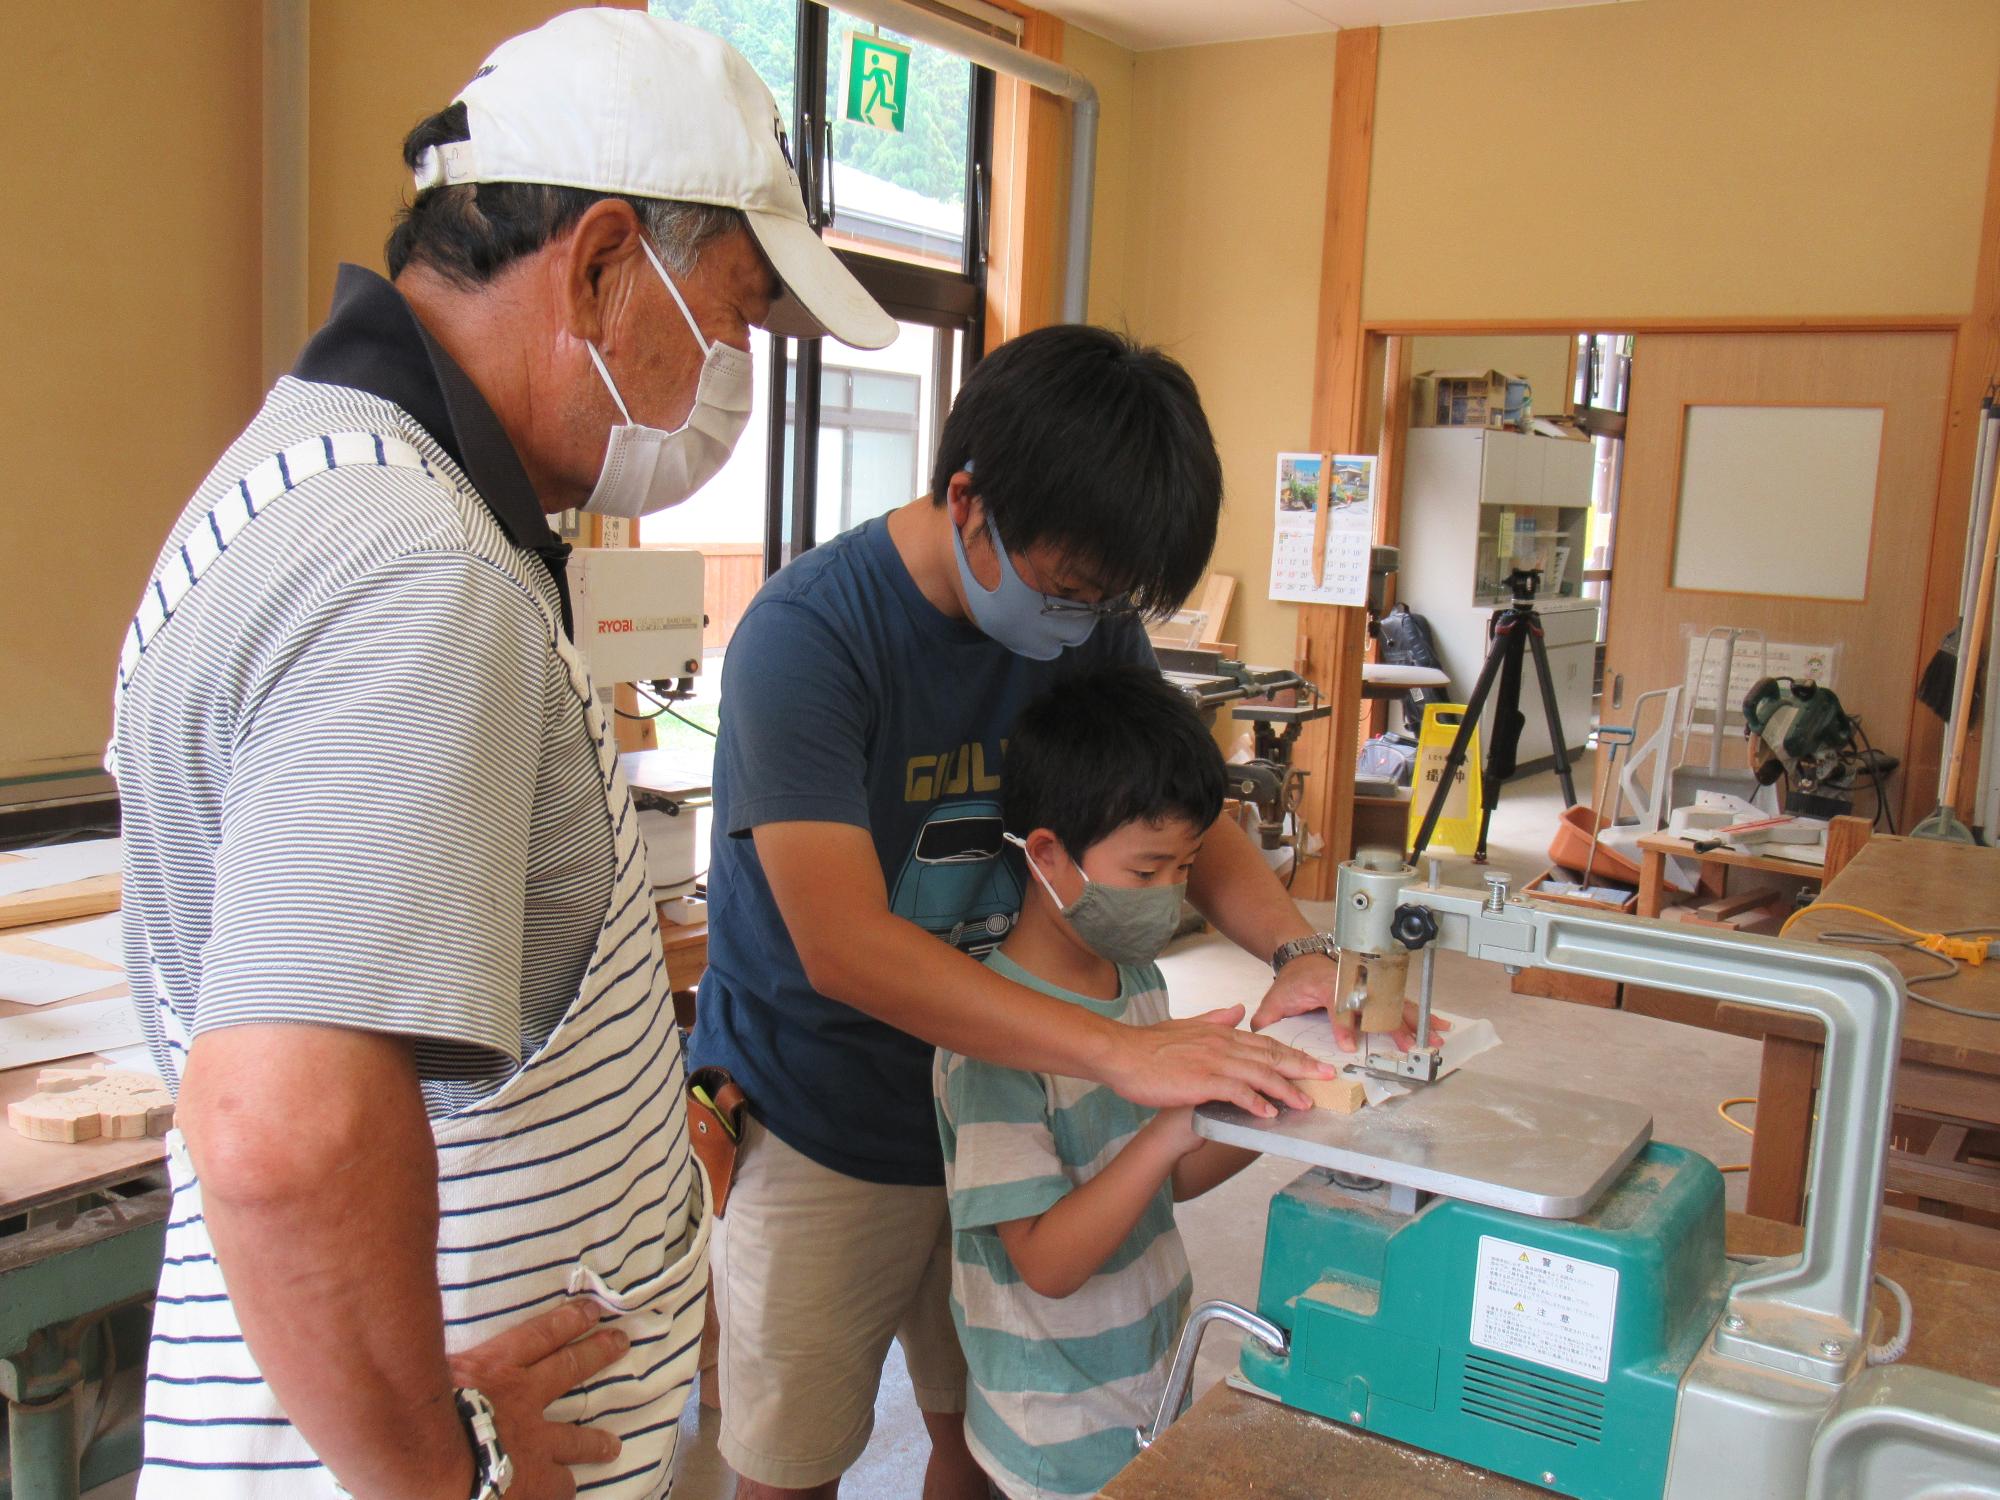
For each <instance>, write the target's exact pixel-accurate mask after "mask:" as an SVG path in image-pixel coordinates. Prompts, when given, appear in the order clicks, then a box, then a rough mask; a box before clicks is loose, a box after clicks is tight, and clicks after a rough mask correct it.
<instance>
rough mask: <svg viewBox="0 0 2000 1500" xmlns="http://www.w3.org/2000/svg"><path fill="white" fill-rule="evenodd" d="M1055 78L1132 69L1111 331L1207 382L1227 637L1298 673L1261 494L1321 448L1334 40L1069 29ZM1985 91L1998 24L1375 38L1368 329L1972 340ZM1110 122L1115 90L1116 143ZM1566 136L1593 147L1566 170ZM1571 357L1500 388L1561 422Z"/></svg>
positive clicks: (1635, 11)
mask: <svg viewBox="0 0 2000 1500" xmlns="http://www.w3.org/2000/svg"><path fill="white" fill-rule="evenodd" d="M1067 55H1068V56H1069V57H1070V58H1071V59H1072V60H1074V61H1077V63H1078V65H1079V66H1081V67H1083V68H1084V70H1085V71H1086V72H1092V73H1093V76H1097V75H1098V74H1099V73H1101V74H1103V75H1105V76H1107V77H1112V78H1122V77H1123V75H1124V71H1125V68H1126V66H1127V63H1128V60H1129V66H1130V70H1131V76H1132V79H1133V86H1132V95H1131V104H1130V111H1131V126H1130V131H1129V134H1128V135H1127V136H1126V137H1125V138H1124V141H1123V143H1122V148H1121V149H1122V152H1123V156H1122V158H1116V159H1114V158H1112V157H1111V156H1110V155H1109V154H1108V155H1107V160H1106V162H1105V163H1104V165H1103V167H1102V170H1103V171H1104V172H1105V174H1106V177H1107V182H1106V192H1115V193H1116V197H1115V198H1114V199H1110V200H1107V199H1106V198H1105V197H1103V196H1101V197H1100V206H1099V212H1098V220H1097V228H1098V242H1097V260H1096V262H1095V263H1094V265H1093V267H1092V275H1091V290H1092V302H1091V312H1092V316H1093V318H1097V319H1099V320H1108V321H1114V322H1115V321H1116V314H1119V313H1122V314H1123V315H1124V317H1125V318H1126V319H1127V321H1128V322H1129V324H1130V326H1131V328H1132V330H1133V331H1134V332H1135V333H1136V334H1138V335H1139V336H1141V337H1143V338H1146V339H1149V340H1152V341H1154V342H1158V343H1162V344H1165V345H1166V346H1167V347H1168V348H1169V349H1170V350H1172V351H1173V352H1174V353H1175V354H1177V355H1178V356H1179V357H1180V358H1181V359H1182V360H1183V361H1184V362H1185V363H1186V364H1187V365H1188V367H1189V369H1190V370H1191V371H1192V372H1193V374H1194V377H1195V379H1196V381H1197V382H1198V384H1199V385H1200V387H1201V391H1202V398H1203V401H1204V402H1205V404H1206V405H1207V408H1208V412H1209V417H1210V420H1211V422H1212V423H1213V425H1214V427H1215V432H1216V438H1217V442H1218V444H1219V446H1220V448H1221V450H1222V457H1223V463H1224V468H1225V473H1226V478H1227V483H1228V498H1227V501H1226V504H1225V508H1224V512H1223V526H1222V534H1221V537H1220V539H1219V542H1218V545H1217V549H1216V558H1215V566H1216V567H1217V568H1218V569H1221V570H1223V571H1226V572H1230V573H1233V574H1235V575H1236V577H1237V579H1238V581H1239V588H1238V591H1237V595H1236V605H1235V608H1234V609H1233V610H1232V612H1231V619H1230V622H1229V634H1230V636H1231V638H1233V639H1234V640H1235V641H1236V642H1237V643H1238V644H1239V645H1240V646H1241V647H1242V648H1243V650H1244V652H1245V653H1246V654H1247V655H1248V656H1250V657H1252V658H1253V659H1256V660H1259V661H1263V662H1267V663H1272V662H1289V661H1290V660H1291V656H1292V651H1293V642H1294V638H1295V634H1296V628H1297V627H1296V618H1297V610H1296V607H1295V606H1291V605H1281V604H1273V603H1271V602H1270V601H1269V600H1268V599H1266V598H1265V597H1264V585H1265V580H1266V579H1267V577H1268V574H1269V567H1270V520H1269V514H1268V510H1269V501H1268V499H1267V495H1266V492H1267V490H1268V487H1269V484H1270V467H1271V463H1272V456H1273V455H1274V454H1275V453H1276V452H1277V451H1278V450H1279V449H1281V448H1286V447H1292V446H1302V445H1303V444H1304V443H1305V442H1306V434H1307V430H1308V427H1309V425H1310V412H1309V410H1308V406H1309V400H1310V393H1311V386H1312V363H1313V339H1314V319H1315V316H1316V313H1317V306H1318V295H1319V266H1320V225H1321V219H1322V211H1323V207H1324V201H1325V176H1326V158H1327V153H1326V133H1327V130H1328V128H1329V123H1330V115H1331V109H1332V88H1333V45H1332V39H1331V38H1327V37H1318V38H1311V37H1308V38H1292V39H1286V40H1282V41H1274V42H1251V43H1231V44H1225V45H1219V46H1212V47H1198V48H1185V49H1175V50H1169V51H1161V52H1142V53H1138V54H1136V55H1134V54H1130V53H1125V52H1122V51H1121V50H1120V49H1118V48H1116V47H1113V46H1111V45H1110V44H1108V43H1105V42H1102V41H1100V40H1098V39H1096V38H1093V37H1087V36H1086V35H1084V34H1079V33H1075V32H1074V31H1073V32H1072V42H1071V46H1070V50H1069V52H1068V54H1067ZM1093 69H1095V72H1093ZM1996 85H2000V5H1994V4H1992V3H1991V0H1920V3H1899V0H1843V3H1841V4H1839V5H1835V6H1827V5H1825V4H1823V3H1820V0H1755V3H1749V4H1746V3H1742V0H1634V3H1630V4H1624V5H1607V6H1586V7H1582V8H1576V9H1567V10H1558V11H1544V12H1534V13H1528V14H1519V15H1508V16H1495V17H1490V18H1482V19H1476V20H1467V21H1450V22H1439V23H1434V24H1428V25H1416V26H1400V27H1390V28H1387V29H1385V30H1384V32H1383V34H1382V47H1381V61H1380V66H1379V70H1378V75H1377V80H1376V122H1375V131H1376V135H1375V151H1374V159H1373V164H1372V172H1371V182H1370V198H1369V231H1368V243H1367V266H1366V280H1365V285H1364V314H1365V316H1367V317H1368V318H1370V319H1373V320H1378V321H1379V320H1387V319H1395V318H1406V319H1411V320H1419V319H1421V320H1452V319H1465V320H1468V321H1471V320H1479V319H1504V318H1541V317H1546V318H1561V319H1568V318H1590V317H1599V316H1612V317H1615V316H1619V315H1623V316H1631V317H1640V316H1650V317H1706V316H1728V315H1743V316H1788V315H1797V316H1810V315H1814V314H1844V315H1856V314H1869V313H1879V314H1908V313H1946V314H1956V313H1961V312H1963V311H1965V310H1966V309H1967V308H1968V307H1969V305H1970V301H1971V288H1972V274H1973V256H1974V253H1975V249H1976V244H1977V236H1978V229H1979V218H1980V213H1981V209H1982V204H1983V194H1984V187H1985V172H1986V157H1987V148H1988V144H1989V142H1990V141H1991V139H1992V124H1993V111H1994V105H1995V93H1996ZM1100 87H1101V88H1102V84H1100ZM1220 101H1227V103H1226V106H1225V105H1224V104H1222V103H1221V102H1220ZM1117 114H1118V104H1117V97H1116V93H1115V92H1114V91H1110V90H1107V91H1105V128H1106V138H1107V140H1109V139H1112V138H1113V135H1114V132H1115V131H1116V130H1117V128H1118V126H1117V118H1116V117H1117ZM1579 119H1587V120H1592V121H1598V122H1602V123H1603V131H1604V134H1605V137H1606V139H1605V140H1604V141H1603V143H1601V144H1598V145H1595V146H1586V145H1584V144H1583V143H1581V142H1578V141H1577V136H1578V130H1577V124H1576V122H1577V121H1578V120H1579ZM1220 122H1226V123H1220ZM1572 143H1575V144H1572ZM1586 164H1587V165H1588V168H1589V169H1588V170H1586ZM1120 174H1123V175H1124V181H1123V182H1122V183H1120V182H1119V181H1118V179H1119V176H1120ZM1121 226H1122V229H1123V237H1122V240H1120V239H1118V238H1117V234H1118V230H1119V229H1120V227H1121ZM1120 254H1122V257H1123V263H1122V266H1120V265H1114V264H1112V263H1111V257H1113V256H1116V255H1120ZM1426 343H1427V344H1428V343H1429V341H1428V340H1427V341H1426ZM1560 344H1561V341H1560V340H1549V341H1547V342H1546V343H1539V342H1537V344H1536V347H1535V348H1533V349H1523V350H1522V351H1521V354H1520V355H1519V356H1517V357H1511V358H1509V359H1506V360H1502V361H1496V362H1498V363H1500V364H1501V365H1502V367H1503V368H1510V369H1512V368H1521V367H1522V366H1523V365H1524V363H1525V364H1527V365H1529V366H1532V367H1535V368H1540V367H1542V366H1543V365H1544V364H1545V365H1546V368H1547V370H1548V371H1549V372H1550V373H1547V374H1543V375H1539V376H1538V375H1535V374H1534V373H1532V370H1531V373H1530V378H1531V379H1533V380H1534V383H1535V387H1536V392H1537V405H1538V406H1540V407H1541V408H1542V409H1543V410H1545V411H1546V410H1552V409H1559V408H1560V406H1561V404H1562V403H1561V401H1560V400H1559V399H1557V400H1551V398H1550V395H1549V393H1548V391H1546V390H1544V386H1545V384H1547V383H1548V382H1550V381H1553V383H1554V384H1553V387H1552V388H1554V389H1559V388H1560V386H1561V382H1562V371H1563V369H1564V367H1565V366H1566V363H1567V351H1566V349H1561V348H1560V347H1559V346H1560ZM1430 347H1431V348H1432V349H1433V350H1436V349H1439V348H1440V347H1442V348H1445V349H1447V350H1448V349H1449V346H1448V345H1444V346H1440V345H1430ZM1460 352H1464V346H1462V345H1461V346H1460ZM1445 362H1446V361H1445V359H1444V358H1443V357H1442V356H1439V357H1438V358H1436V359H1429V358H1425V357H1424V356H1422V355H1420V356H1419V361H1418V363H1417V364H1415V365H1413V368H1424V367H1425V365H1426V364H1432V363H1436V364H1443V363H1445ZM1449 362H1450V363H1451V364H1453V365H1458V364H1461V363H1470V364H1477V363H1482V362H1484V361H1482V360H1479V359H1476V358H1474V359H1461V358H1460V357H1459V354H1458V353H1453V354H1452V356H1451V359H1450V361H1449Z"/></svg>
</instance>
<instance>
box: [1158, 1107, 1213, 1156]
mask: <svg viewBox="0 0 2000 1500" xmlns="http://www.w3.org/2000/svg"><path fill="white" fill-rule="evenodd" d="M1145 1129H1146V1130H1147V1131H1148V1132H1149V1133H1151V1134H1152V1135H1153V1136H1155V1137H1156V1138H1157V1139H1158V1140H1159V1143H1160V1148H1161V1149H1162V1150H1163V1151H1166V1152H1168V1153H1169V1154H1171V1155H1172V1157H1173V1158H1174V1160H1175V1161H1179V1160H1180V1159H1181V1158H1182V1157H1184V1156H1186V1155H1188V1154H1189V1153H1190V1152H1193V1151H1198V1150H1200V1149H1201V1146H1202V1138H1201V1137H1200V1136H1198V1135H1196V1134H1195V1133H1194V1106H1193V1105H1191V1104H1181V1105H1176V1106H1175V1107H1174V1108H1172V1109H1163V1110H1161V1111H1160V1112H1159V1113H1158V1114H1156V1115H1154V1116H1153V1118H1152V1119H1151V1120H1149V1121H1147V1123H1146V1125H1145Z"/></svg>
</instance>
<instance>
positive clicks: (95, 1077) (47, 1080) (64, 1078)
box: [35, 1063, 167, 1094]
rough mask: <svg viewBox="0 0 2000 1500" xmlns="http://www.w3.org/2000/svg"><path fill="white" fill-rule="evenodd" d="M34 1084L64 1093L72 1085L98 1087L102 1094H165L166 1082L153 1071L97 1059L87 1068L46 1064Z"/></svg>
mask: <svg viewBox="0 0 2000 1500" xmlns="http://www.w3.org/2000/svg"><path fill="white" fill-rule="evenodd" d="M35 1087H36V1088H38V1089H40V1090H41V1091H42V1092H43V1093H45V1094H64V1093H68V1092H70V1091H71V1090H73V1089H84V1088H88V1089H95V1090H97V1091H98V1092H99V1093H103V1094H164V1093H165V1092H166V1091H167V1086H166V1084H165V1083H163V1082H161V1081H160V1079H158V1078H157V1077H155V1076H154V1075H153V1074H151V1073H141V1072H138V1071H136V1070H134V1069H132V1068H114V1067H112V1066H111V1064H110V1063H95V1064H93V1065H92V1066H90V1067H88V1068H44V1069H42V1071H41V1072H39V1073H37V1074H36V1075H35Z"/></svg>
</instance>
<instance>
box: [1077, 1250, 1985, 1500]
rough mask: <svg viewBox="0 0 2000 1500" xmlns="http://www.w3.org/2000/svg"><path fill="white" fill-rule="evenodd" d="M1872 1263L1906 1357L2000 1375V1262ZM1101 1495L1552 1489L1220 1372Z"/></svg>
mask: <svg viewBox="0 0 2000 1500" xmlns="http://www.w3.org/2000/svg"><path fill="white" fill-rule="evenodd" d="M1728 1236H1729V1249H1730V1252H1731V1253H1732V1254H1739V1255H1786V1254H1791V1253H1793V1252H1795V1251H1796V1250H1797V1249H1798V1245H1799V1231H1798V1230H1797V1229H1796V1228H1794V1227H1792V1226H1790V1225H1784V1224H1775V1223H1772V1222H1770V1221H1768V1220H1763V1219H1753V1218H1750V1217H1748V1216H1746V1215H1743V1214H1731V1215H1730V1216H1729V1230H1728ZM1877 1265H1878V1267H1879V1268H1880V1270H1881V1272H1882V1274H1883V1275H1885V1276H1888V1277H1891V1278H1892V1279H1894V1280H1896V1281H1898V1282H1900V1283H1901V1284H1902V1286H1903V1288H1904V1289H1905V1290H1906V1291H1908V1292H1909V1294H1910V1301H1911V1304H1912V1307H1913V1309H1914V1313H1915V1331H1914V1333H1913V1335H1912V1337H1911V1340H1910V1352H1909V1354H1908V1355H1907V1356H1906V1357H1905V1358H1906V1361H1907V1362H1908V1363H1910V1364H1914V1365H1924V1366H1927V1367H1928V1368H1930V1369H1934V1370H1943V1371H1945V1372H1946V1373H1948V1374H1953V1375H1963V1376H1965V1377H1967V1378H1968V1379H1972V1380H1978V1381H1982V1382H1984V1383H1985V1384H1988V1385H1993V1384H2000V1272H1996V1271H1992V1270H1987V1269H1985V1268H1983V1267H1977V1266H1967V1265H1961V1264H1958V1263H1956V1262H1953V1261H1949V1260H1941V1259H1938V1258H1936V1257H1934V1256H1929V1255H1921V1254H1917V1253H1915V1252H1913V1251H1908V1250H1891V1249H1884V1250H1883V1251H1882V1252H1881V1254H1880V1256H1879V1257H1878V1260H1877ZM1876 1302H1877V1306H1878V1307H1879V1308H1880V1309H1881V1310H1882V1313H1883V1316H1884V1318H1885V1319H1886V1320H1887V1322H1888V1326H1889V1327H1892V1328H1893V1327H1894V1326H1895V1319H1896V1309H1895V1306H1894V1304H1893V1303H1892V1302H1891V1301H1890V1300H1889V1297H1888V1294H1887V1293H1885V1292H1882V1291H1881V1290H1880V1289H1879V1288H1878V1289H1877V1292H1876ZM1217 1336H1220V1335H1219V1334H1218V1335H1217ZM1101 1494H1102V1496H1103V1500H1244V1497H1248V1496H1256V1497H1257V1500H1326V1497H1328V1496H1330V1495H1338V1496H1340V1497H1342V1500H1468V1497H1476V1500H1503V1497H1504V1500H1512V1497H1515V1496H1520V1497H1524V1500H1525V1497H1529V1496H1544V1497H1545V1496H1547V1494H1548V1491H1547V1490H1544V1489H1541V1488H1539V1487H1538V1486H1536V1485H1531V1484H1524V1483H1522V1482H1521V1481H1519V1480H1514V1479H1507V1478H1503V1477H1502V1476H1500V1475H1498V1474H1490V1473H1488V1472H1486V1471H1485V1470H1483V1469H1475V1468H1472V1467H1471V1466H1470V1465H1467V1464H1462V1463H1459V1462H1457V1461H1456V1460H1454V1459H1449V1458H1441V1457H1439V1456H1438V1455H1437V1454H1434V1453H1426V1452H1423V1451H1422V1450H1420V1449H1416V1448H1411V1447H1407V1446H1405V1445H1404V1444H1402V1443H1397V1442H1393V1441H1391V1440H1390V1439H1388V1438H1382V1437H1376V1436H1374V1435H1373V1434H1370V1433H1367V1432H1363V1431H1361V1430H1359V1429H1358V1428H1353V1427H1348V1426H1346V1425H1345V1424H1343V1423H1339V1422H1330V1421H1327V1420H1325V1419H1323V1418H1320V1417H1316V1416H1313V1415H1311V1414H1309V1413H1307V1412H1302V1411H1298V1410H1296V1409H1294V1408H1292V1407H1288V1406H1281V1405H1279V1404H1278V1403H1276V1402H1274V1401H1267V1400H1265V1399H1263V1398H1262V1397H1258V1396H1252V1395H1250V1394H1248V1393H1247V1392H1244V1391H1240V1390H1237V1389H1235V1388H1234V1387H1231V1386H1229V1385H1226V1384H1223V1383H1221V1382H1218V1383H1217V1384H1215V1385H1213V1386H1211V1387H1210V1388H1209V1389H1208V1391H1207V1392H1206V1393H1204V1394H1203V1395H1202V1397H1201V1398H1200V1399H1199V1400H1197V1401H1196V1402H1195V1403H1194V1405H1193V1406H1192V1407H1191V1408H1190V1409H1189V1410H1188V1411H1187V1412H1186V1413H1185V1414H1184V1415H1183V1416H1182V1417H1181V1419H1180V1420H1179V1421H1177V1422H1176V1423H1174V1425H1173V1426H1172V1427H1170V1428H1168V1429H1167V1431H1166V1433H1165V1434H1164V1435H1163V1436H1162V1437H1161V1438H1160V1440H1159V1441H1158V1442H1157V1443H1155V1444H1154V1445H1153V1446H1152V1447H1151V1448H1150V1449H1148V1450H1147V1451H1146V1452H1144V1453H1141V1454H1140V1455H1139V1456H1138V1457H1137V1458H1136V1459H1134V1460H1133V1461H1132V1462H1131V1463H1130V1464H1128V1465H1127V1466H1126V1467H1125V1468H1124V1469H1123V1470H1122V1471H1121V1472H1120V1473H1119V1474H1118V1475H1117V1476H1116V1477H1115V1478H1113V1479H1112V1481H1111V1482H1110V1483H1109V1484H1107V1485H1106V1486H1105V1487H1104V1489H1103V1491H1102V1492H1101Z"/></svg>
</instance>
